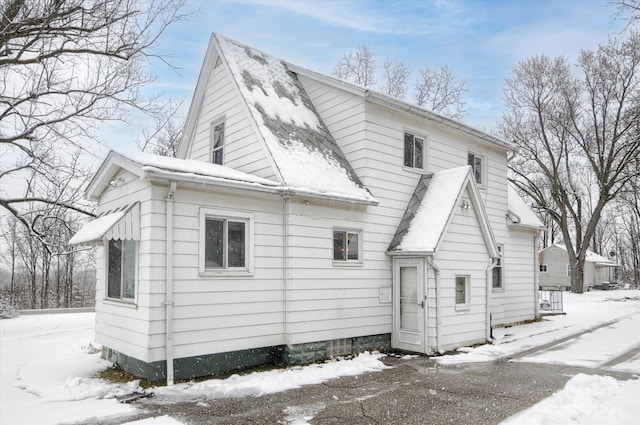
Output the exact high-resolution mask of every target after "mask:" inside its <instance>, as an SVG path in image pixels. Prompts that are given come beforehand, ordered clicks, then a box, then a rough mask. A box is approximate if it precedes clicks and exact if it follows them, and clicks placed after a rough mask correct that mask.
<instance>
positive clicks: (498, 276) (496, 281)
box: [492, 245, 504, 289]
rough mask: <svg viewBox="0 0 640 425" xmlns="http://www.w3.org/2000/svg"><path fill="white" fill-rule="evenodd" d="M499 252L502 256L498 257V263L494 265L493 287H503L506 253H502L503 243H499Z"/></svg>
mask: <svg viewBox="0 0 640 425" xmlns="http://www.w3.org/2000/svg"><path fill="white" fill-rule="evenodd" d="M498 253H499V254H500V258H498V261H497V263H496V265H495V266H494V267H493V276H492V278H493V279H492V281H493V289H503V286H502V285H503V282H502V261H503V258H504V254H503V253H502V245H498Z"/></svg>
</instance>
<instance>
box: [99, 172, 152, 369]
mask: <svg viewBox="0 0 640 425" xmlns="http://www.w3.org/2000/svg"><path fill="white" fill-rule="evenodd" d="M118 177H122V178H123V180H124V184H123V185H121V186H119V187H117V188H113V187H109V188H108V189H107V190H105V192H104V193H103V194H102V195H101V197H100V202H99V208H98V213H102V212H107V211H111V210H114V209H116V208H121V207H122V206H124V205H130V204H132V203H134V202H136V201H141V203H140V230H141V237H142V238H143V239H142V240H141V241H140V242H139V243H138V257H137V260H138V281H137V295H136V304H131V303H125V302H117V301H111V300H106V295H105V285H106V283H105V282H106V269H105V262H106V260H105V258H104V248H103V247H102V246H100V247H98V249H97V252H96V279H97V280H96V342H98V343H100V344H103V345H104V346H107V347H109V348H111V349H114V350H117V351H120V352H123V353H127V354H128V355H130V356H133V357H136V358H138V359H140V360H143V361H149V360H150V358H149V353H148V350H147V347H148V341H149V317H150V314H151V313H150V310H151V306H150V304H149V297H148V296H147V293H148V291H149V281H148V280H147V279H146V277H145V273H144V271H145V270H146V269H147V268H148V267H149V265H150V264H151V263H150V257H149V253H150V251H151V248H152V242H151V241H147V240H144V235H145V234H147V233H148V229H149V226H150V224H151V223H150V219H149V211H150V205H151V203H150V202H149V201H147V199H149V198H150V196H151V185H150V184H149V183H148V182H145V181H142V180H139V179H138V177H137V176H134V175H132V174H130V173H121V174H120V175H118Z"/></svg>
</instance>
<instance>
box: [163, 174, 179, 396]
mask: <svg viewBox="0 0 640 425" xmlns="http://www.w3.org/2000/svg"><path fill="white" fill-rule="evenodd" d="M176 186H177V183H176V182H175V180H172V181H171V183H170V186H169V192H168V193H167V197H166V198H165V200H164V201H165V207H166V218H167V224H166V226H167V227H166V232H167V235H166V236H167V247H166V265H167V269H166V278H167V281H166V288H165V290H166V301H165V302H164V305H165V321H166V323H165V327H166V330H165V348H166V357H167V386H171V385H173V196H174V195H175V193H176Z"/></svg>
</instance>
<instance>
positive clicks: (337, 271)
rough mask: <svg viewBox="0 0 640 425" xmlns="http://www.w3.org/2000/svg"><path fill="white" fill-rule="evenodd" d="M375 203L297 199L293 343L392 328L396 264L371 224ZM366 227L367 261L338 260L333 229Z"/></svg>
mask: <svg viewBox="0 0 640 425" xmlns="http://www.w3.org/2000/svg"><path fill="white" fill-rule="evenodd" d="M371 208H372V207H370V206H355V205H348V204H340V203H329V202H320V201H317V200H309V204H308V205H307V204H306V203H304V202H292V204H291V215H290V225H289V234H290V237H289V240H290V251H289V258H290V260H289V267H290V269H289V277H290V280H289V288H290V291H289V293H288V303H287V305H288V313H287V319H288V320H287V322H288V332H289V340H288V343H290V344H298V343H305V342H313V341H323V340H329V339H337V338H349V337H356V336H362V335H375V334H381V333H390V332H391V304H390V303H381V302H380V287H390V285H391V269H390V262H389V259H388V257H387V256H386V254H385V252H386V249H387V247H388V242H387V241H386V237H383V238H381V237H380V234H379V233H378V230H377V229H376V227H375V226H374V225H373V224H372V223H370V222H369V220H368V219H369V217H370V214H369V210H370V209H371ZM334 229H351V230H361V231H362V239H361V243H362V244H363V259H362V263H361V264H357V265H343V264H339V263H335V264H334V262H333V230H334Z"/></svg>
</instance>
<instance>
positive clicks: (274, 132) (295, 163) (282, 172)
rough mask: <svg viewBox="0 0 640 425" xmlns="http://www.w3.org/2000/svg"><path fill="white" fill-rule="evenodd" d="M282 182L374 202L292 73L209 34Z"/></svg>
mask: <svg viewBox="0 0 640 425" xmlns="http://www.w3.org/2000/svg"><path fill="white" fill-rule="evenodd" d="M213 39H214V40H215V41H216V42H217V44H218V46H219V51H220V53H221V56H222V57H223V58H224V61H225V62H226V63H227V64H228V66H229V69H230V71H231V75H232V77H233V79H234V80H235V82H236V84H237V86H238V88H239V91H240V94H241V96H242V97H243V98H244V100H245V102H246V105H247V106H248V110H249V112H250V114H251V116H252V117H253V120H254V122H255V124H256V126H257V129H258V131H259V133H260V135H261V136H262V138H263V140H264V142H265V145H266V147H267V150H268V151H269V153H270V155H271V157H272V159H273V163H274V164H275V167H276V171H277V173H279V176H280V178H281V180H282V184H283V185H284V186H286V187H288V188H290V189H291V190H292V191H295V192H300V191H302V192H304V193H310V194H313V193H319V194H323V195H325V196H331V197H335V198H346V199H349V200H355V201H363V202H367V203H374V202H375V199H374V197H373V196H372V195H371V193H370V192H369V191H368V190H367V189H366V188H365V187H364V185H363V184H362V182H361V181H360V179H359V178H358V176H357V175H356V173H355V171H354V170H353V168H352V167H351V165H350V164H349V162H348V161H347V159H346V157H345V156H344V154H343V153H342V151H341V149H340V148H339V146H338V144H337V143H336V141H335V140H334V138H333V136H332V135H331V133H330V132H329V130H328V129H327V127H326V126H325V124H324V123H323V122H322V119H321V118H320V116H319V114H318V112H317V111H316V109H315V107H314V106H313V104H312V103H311V100H310V99H309V96H308V95H307V93H306V91H305V90H304V88H303V87H302V84H300V82H299V81H298V78H297V76H296V75H295V74H294V73H292V72H290V71H289V70H288V69H287V66H286V64H285V63H284V62H283V61H282V60H280V59H277V58H274V57H272V56H269V55H267V54H265V53H263V52H260V51H258V50H256V49H253V48H251V47H249V46H245V45H243V44H240V43H238V42H235V41H233V40H230V39H228V38H225V37H222V36H217V35H214V37H213Z"/></svg>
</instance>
